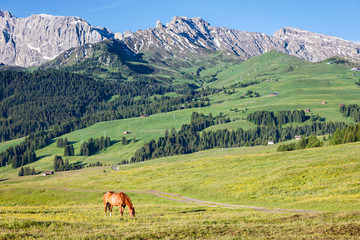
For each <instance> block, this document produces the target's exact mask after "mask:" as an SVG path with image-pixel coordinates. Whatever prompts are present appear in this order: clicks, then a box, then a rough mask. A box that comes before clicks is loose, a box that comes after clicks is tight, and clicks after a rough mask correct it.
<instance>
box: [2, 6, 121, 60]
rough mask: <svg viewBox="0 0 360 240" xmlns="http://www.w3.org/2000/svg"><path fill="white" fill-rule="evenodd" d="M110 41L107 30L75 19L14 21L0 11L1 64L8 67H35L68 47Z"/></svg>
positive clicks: (43, 16)
mask: <svg viewBox="0 0 360 240" xmlns="http://www.w3.org/2000/svg"><path fill="white" fill-rule="evenodd" d="M113 37H114V34H112V33H111V32H109V31H108V30H107V29H106V28H99V27H92V26H90V24H89V23H87V22H86V21H84V20H83V19H81V18H77V17H60V16H50V15H46V14H40V15H32V16H30V17H26V18H16V17H14V16H12V15H11V13H9V12H6V11H0V62H2V63H4V64H7V65H17V66H23V67H29V66H37V65H40V64H41V63H44V62H46V61H49V60H51V59H54V58H55V57H56V56H58V55H59V54H60V53H61V52H63V51H65V50H67V49H69V48H71V47H78V46H80V45H83V44H86V43H96V42H99V41H102V40H104V39H106V38H113Z"/></svg>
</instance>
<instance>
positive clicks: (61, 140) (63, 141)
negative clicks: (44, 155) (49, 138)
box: [56, 138, 68, 148]
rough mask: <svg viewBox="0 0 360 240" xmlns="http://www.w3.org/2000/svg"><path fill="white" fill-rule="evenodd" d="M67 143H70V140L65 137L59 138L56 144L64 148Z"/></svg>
mask: <svg viewBox="0 0 360 240" xmlns="http://www.w3.org/2000/svg"><path fill="white" fill-rule="evenodd" d="M66 145H68V140H67V138H65V139H63V138H58V140H57V142H56V146H57V147H58V148H63V147H65V146H66Z"/></svg>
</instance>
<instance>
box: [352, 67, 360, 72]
mask: <svg viewBox="0 0 360 240" xmlns="http://www.w3.org/2000/svg"><path fill="white" fill-rule="evenodd" d="M351 71H353V72H360V68H353V69H351Z"/></svg>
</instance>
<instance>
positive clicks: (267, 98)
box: [0, 52, 360, 239]
mask: <svg viewBox="0 0 360 240" xmlns="http://www.w3.org/2000/svg"><path fill="white" fill-rule="evenodd" d="M138 64H143V63H138ZM199 67H200V65H199ZM350 68H351V66H348V65H345V64H327V62H322V63H309V62H305V61H303V60H300V59H298V58H295V57H291V56H289V55H286V54H282V53H277V52H269V53H266V54H263V55H261V56H257V57H254V58H251V59H250V60H249V61H246V62H244V63H241V64H231V63H229V62H225V61H224V62H222V63H221V64H218V65H216V66H214V67H210V66H208V67H205V69H202V70H201V71H198V67H197V66H196V67H193V68H183V69H181V70H180V71H176V72H175V73H174V75H173V76H172V77H173V78H172V79H171V80H172V81H178V82H182V81H185V78H183V76H191V78H192V77H194V78H195V77H196V79H197V84H201V85H203V86H204V87H206V88H212V89H213V92H212V94H211V95H209V96H208V97H209V98H210V101H211V106H210V107H204V108H193V109H184V110H178V111H174V112H168V113H161V114H154V115H151V116H149V117H147V118H129V119H122V120H116V121H108V122H101V123H97V124H94V125H92V126H91V127H88V128H84V129H80V130H77V131H74V132H71V133H69V134H66V135H63V136H61V137H67V139H68V140H69V141H70V142H71V143H73V144H74V148H75V155H76V156H73V157H63V158H68V159H69V161H70V163H72V162H78V161H80V162H82V163H84V164H86V163H95V162H97V161H100V162H102V163H106V164H110V165H114V164H118V163H119V162H121V161H122V160H123V159H129V158H130V157H131V156H133V154H134V153H135V151H136V149H138V148H139V147H141V146H143V145H144V143H145V142H148V141H150V140H151V139H157V138H158V137H160V136H163V135H164V132H165V130H166V129H169V130H171V129H172V128H175V129H176V130H179V129H180V127H181V125H182V124H184V123H189V122H190V117H191V113H192V112H193V111H196V112H201V113H204V114H206V115H207V114H209V113H211V114H213V115H214V116H215V115H218V114H220V112H222V113H223V114H224V115H226V116H227V117H230V119H231V120H232V121H231V122H230V123H226V124H221V125H215V126H211V127H210V128H208V129H206V130H217V129H223V128H228V129H237V128H239V127H241V128H244V129H250V128H254V127H255V125H254V124H253V123H250V122H248V121H246V120H245V119H246V116H247V115H248V114H249V113H251V112H254V111H258V110H269V111H277V110H293V109H306V108H309V109H311V112H310V113H307V114H308V115H310V114H311V113H313V114H314V115H317V114H319V115H320V116H321V117H323V118H325V119H326V121H341V122H346V123H352V122H353V120H352V119H351V118H345V117H343V115H342V114H341V113H340V112H339V107H338V104H340V103H342V104H353V103H357V104H359V103H360V100H359V99H358V96H359V93H360V88H359V87H358V86H357V85H355V82H357V81H358V80H359V75H356V74H354V73H353V72H351V71H350ZM180 72H181V73H180ZM163 73H164V72H163ZM178 73H180V75H177V74H178ZM165 75H166V74H165ZM180 76H181V77H180ZM191 78H188V79H186V81H189V82H193V80H192V79H191ZM254 81H257V82H258V83H257V84H254V85H251V86H248V87H239V84H241V83H244V84H245V83H250V82H254ZM236 84H238V85H236ZM223 86H224V87H225V88H226V90H227V92H226V93H225V92H224V91H222V90H221V89H222V87H223ZM232 89H234V90H232ZM219 90H220V91H219ZM228 90H231V92H230V93H228ZM249 90H250V91H253V92H257V93H259V97H254V96H253V97H248V96H247V95H246V93H247V92H248V91H249ZM270 93H278V95H277V96H272V95H270ZM322 101H326V103H325V104H323V103H321V102H322ZM308 123H309V121H307V122H305V123H303V124H308ZM124 131H129V134H126V135H125V134H123V132H124ZM104 135H105V136H109V137H110V138H111V139H112V141H113V145H112V146H111V147H109V148H108V149H106V150H103V151H101V152H99V153H98V154H96V155H93V156H89V157H84V156H80V155H79V154H80V145H81V141H87V140H88V139H89V138H90V137H92V138H97V137H100V136H104ZM123 136H125V137H126V138H127V140H128V142H129V143H128V144H127V145H122V143H121V139H122V137H123ZM134 138H135V141H133V139H134ZM19 141H21V140H13V141H11V142H3V143H0V149H5V148H7V147H8V146H11V145H15V144H18V143H19ZM276 148H277V145H275V146H258V147H250V148H245V147H242V148H233V149H212V150H207V151H203V152H199V153H195V154H189V155H181V156H173V157H167V158H161V159H156V160H151V161H147V162H143V163H136V164H129V165H121V166H120V167H119V170H120V171H118V172H115V171H113V170H112V169H111V168H110V167H109V166H106V167H102V168H86V169H82V170H77V171H70V172H61V173H56V174H55V175H53V176H48V177H43V176H29V177H21V178H20V177H17V173H18V169H15V170H14V169H12V168H11V167H8V168H6V167H2V168H0V185H1V188H0V193H1V194H0V212H1V213H2V214H1V217H0V228H1V230H2V234H3V235H2V237H3V238H26V237H28V238H32V237H37V238H39V237H40V238H49V237H50V238H54V237H59V238H65V237H66V236H71V237H72V238H85V237H86V236H89V234H90V235H91V236H94V237H98V238H116V237H119V236H120V237H123V238H127V237H131V238H139V239H143V238H154V239H155V238H169V239H173V238H213V239H217V238H220V237H223V238H225V239H231V238H258V239H265V238H276V239H297V238H298V239H301V238H310V237H313V238H319V239H321V238H324V239H329V238H330V239H331V238H333V239H336V238H342V239H356V238H358V237H359V236H360V233H359V231H358V229H359V228H360V212H359V211H358V210H357V209H359V204H360V202H359V196H360V195H359V194H360V192H359V182H360V179H359V176H358V172H359V167H360V159H359V157H358V156H359V143H353V144H345V145H339V146H326V147H323V148H319V149H307V150H301V151H295V152H286V153H278V152H276ZM63 152H64V150H63V149H62V148H57V147H56V139H54V140H53V143H52V144H50V145H49V146H47V147H45V148H43V149H40V150H37V152H36V155H37V156H38V157H39V159H38V161H36V162H35V163H32V164H30V165H29V166H30V167H35V169H36V170H37V171H46V170H51V169H52V167H53V159H54V155H63ZM115 189H116V190H124V191H125V192H128V193H129V196H130V197H131V199H132V200H133V203H134V204H135V207H136V209H137V210H136V211H137V216H138V217H137V219H136V220H134V221H133V220H130V219H128V218H127V217H125V218H124V219H123V220H120V221H119V219H118V218H117V216H118V212H116V214H115V216H116V217H115V218H112V219H109V218H107V219H105V218H104V217H103V207H102V203H101V201H102V193H103V192H104V191H106V190H115ZM145 190H152V191H160V192H164V193H165V194H158V195H161V196H163V197H164V196H165V197H168V198H174V199H175V200H181V199H183V198H181V197H175V196H173V195H171V194H179V195H182V196H185V197H191V198H196V199H199V200H203V201H211V202H216V203H221V204H232V205H246V206H254V207H264V208H265V209H263V210H262V211H255V210H254V209H253V208H246V207H244V208H240V207H232V208H231V207H230V208H226V207H225V206H223V205H222V206H221V207H219V206H217V207H215V208H214V206H213V205H211V204H210V205H211V206H207V205H209V204H198V203H190V204H189V203H184V202H176V201H171V200H170V199H164V198H159V197H156V196H154V195H156V194H155V193H154V192H148V191H145ZM14 206H16V209H14ZM278 208H281V209H284V208H289V209H304V210H313V211H319V212H318V213H315V212H312V213H299V212H288V211H284V210H279V209H278ZM114 211H115V210H114ZM116 211H117V210H116ZM269 211H270V212H269ZM271 211H272V212H271ZM55 229H57V230H55ZM14 230H16V233H15V232H14ZM56 234H58V235H56ZM67 234H68V235H67Z"/></svg>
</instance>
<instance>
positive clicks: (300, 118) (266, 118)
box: [247, 110, 307, 126]
mask: <svg viewBox="0 0 360 240" xmlns="http://www.w3.org/2000/svg"><path fill="white" fill-rule="evenodd" d="M247 120H248V121H249V122H252V123H255V124H257V125H264V126H277V125H281V124H286V123H291V122H299V123H302V122H304V121H306V120H307V116H306V115H305V111H304V110H292V111H278V112H276V113H274V112H270V111H257V112H254V113H250V114H248V115H247Z"/></svg>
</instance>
